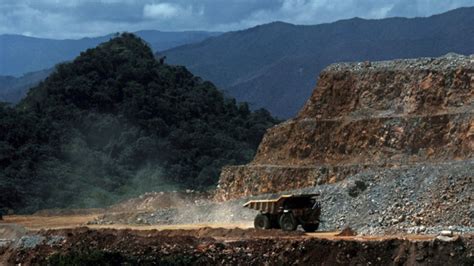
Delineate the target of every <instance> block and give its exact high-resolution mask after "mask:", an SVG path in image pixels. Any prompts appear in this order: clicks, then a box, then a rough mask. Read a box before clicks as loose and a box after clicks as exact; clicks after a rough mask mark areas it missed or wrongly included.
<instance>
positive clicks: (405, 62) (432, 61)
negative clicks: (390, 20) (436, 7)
mask: <svg viewBox="0 0 474 266" xmlns="http://www.w3.org/2000/svg"><path fill="white" fill-rule="evenodd" d="M459 67H467V68H474V55H470V56H464V55H460V54H456V53H448V54H446V55H444V56H441V57H422V58H415V59H397V60H389V61H376V62H370V61H366V62H356V63H354V62H350V63H349V62H348V63H336V64H332V65H330V66H328V67H327V68H325V70H324V71H361V70H363V71H367V70H391V71H393V70H411V69H413V70H415V69H416V70H450V69H456V68H459Z"/></svg>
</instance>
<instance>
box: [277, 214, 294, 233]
mask: <svg viewBox="0 0 474 266" xmlns="http://www.w3.org/2000/svg"><path fill="white" fill-rule="evenodd" d="M297 226H298V225H297V224H296V220H295V217H293V214H291V213H283V214H282V215H281V217H280V227H281V229H282V230H283V231H294V230H296V227H297Z"/></svg>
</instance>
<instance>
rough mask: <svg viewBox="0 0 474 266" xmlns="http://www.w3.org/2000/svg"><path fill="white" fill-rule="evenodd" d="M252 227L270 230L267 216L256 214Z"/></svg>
mask: <svg viewBox="0 0 474 266" xmlns="http://www.w3.org/2000/svg"><path fill="white" fill-rule="evenodd" d="M253 226H254V227H255V229H270V227H271V224H270V218H268V216H267V215H265V214H261V213H259V214H257V216H255V220H254V221H253Z"/></svg>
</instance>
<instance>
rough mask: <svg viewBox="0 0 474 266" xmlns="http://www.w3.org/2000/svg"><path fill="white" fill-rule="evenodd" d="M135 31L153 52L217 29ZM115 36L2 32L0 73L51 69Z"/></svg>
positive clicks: (21, 72) (206, 34)
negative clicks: (61, 37)
mask: <svg viewBox="0 0 474 266" xmlns="http://www.w3.org/2000/svg"><path fill="white" fill-rule="evenodd" d="M135 34H136V35H137V36H139V37H141V38H142V39H144V40H145V41H147V42H148V43H149V44H150V46H151V48H152V49H153V51H155V52H156V51H162V50H165V49H169V48H172V47H175V46H179V45H183V44H188V43H192V42H198V41H201V40H204V39H206V38H208V37H210V36H216V35H218V34H220V33H218V32H205V31H187V32H186V31H185V32H163V31H157V30H143V31H137V32H135ZM113 36H114V35H113V34H109V35H106V36H100V37H94V38H82V39H78V40H72V39H67V40H53V39H45V38H34V37H27V36H23V35H12V34H4V35H0V47H1V49H0V62H1V64H0V75H11V76H20V75H23V74H25V73H28V72H34V71H39V70H43V69H47V68H51V67H53V66H54V65H56V64H57V63H60V62H63V61H68V60H71V59H73V58H74V57H76V56H78V55H79V53H80V52H82V51H84V50H86V49H88V48H92V47H95V46H96V45H98V44H99V43H102V42H105V41H107V40H109V39H110V38H112V37H113Z"/></svg>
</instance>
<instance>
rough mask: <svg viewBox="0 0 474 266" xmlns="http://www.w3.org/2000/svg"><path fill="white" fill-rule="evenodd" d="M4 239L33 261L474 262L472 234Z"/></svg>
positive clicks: (131, 234) (12, 252)
mask: <svg viewBox="0 0 474 266" xmlns="http://www.w3.org/2000/svg"><path fill="white" fill-rule="evenodd" d="M14 245H15V246H14V247H11V246H10V247H7V246H0V262H3V263H4V264H17V263H22V264H26V265H38V264H39V265H42V264H44V265H70V264H75V265H84V264H87V265H97V264H106V265H130V264H131V265H137V264H141V265H143V264H145V265H188V264H206V265H232V264H242V263H243V262H245V263H246V264H247V263H248V264H256V265H262V264H263V265H274V264H285V265H286V264H289V265H328V264H329V265H404V264H405V265H441V262H443V263H445V264H446V265H472V263H473V262H474V255H473V252H474V238H473V237H472V236H458V235H454V236H440V237H437V238H419V239H415V238H411V239H410V238H406V239H403V238H379V239H363V238H359V239H355V238H351V237H336V238H329V237H328V238H312V237H304V236H302V235H301V233H300V234H299V233H283V232H281V231H279V230H271V231H269V232H265V233H264V234H263V233H262V231H258V230H239V229H235V230H223V229H207V228H203V229H200V230H182V231H179V230H175V231H131V230H112V229H105V230H90V229H87V228H79V229H74V230H72V229H67V230H49V231H43V232H40V233H35V234H29V235H25V236H23V237H22V238H21V239H20V240H19V241H17V242H15V244H14Z"/></svg>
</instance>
